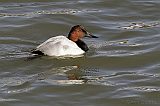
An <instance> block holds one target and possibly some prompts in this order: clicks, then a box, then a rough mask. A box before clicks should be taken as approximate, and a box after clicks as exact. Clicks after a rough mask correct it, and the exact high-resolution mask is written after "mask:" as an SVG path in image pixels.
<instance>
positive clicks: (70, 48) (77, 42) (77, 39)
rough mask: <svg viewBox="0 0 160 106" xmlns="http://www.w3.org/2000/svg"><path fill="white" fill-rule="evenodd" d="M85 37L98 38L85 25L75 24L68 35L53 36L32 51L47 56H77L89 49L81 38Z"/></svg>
mask: <svg viewBox="0 0 160 106" xmlns="http://www.w3.org/2000/svg"><path fill="white" fill-rule="evenodd" d="M83 37H90V38H97V37H96V36H94V35H92V34H91V33H89V32H88V31H87V30H86V29H85V28H84V27H83V26H81V25H76V26H73V27H72V28H71V30H70V32H69V34H68V37H66V36H62V35H60V36H56V37H51V38H49V39H48V40H46V41H45V42H43V43H42V44H40V45H39V46H37V47H36V49H34V50H33V51H32V53H33V54H37V55H47V56H76V55H82V54H84V53H85V52H86V51H88V50H89V48H88V46H87V45H86V44H85V43H84V42H83V41H82V40H81V38H83Z"/></svg>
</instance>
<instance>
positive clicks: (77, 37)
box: [68, 25, 98, 52]
mask: <svg viewBox="0 0 160 106" xmlns="http://www.w3.org/2000/svg"><path fill="white" fill-rule="evenodd" d="M83 37H89V38H98V37H96V36H94V35H92V34H91V33H89V32H88V31H87V30H86V29H85V28H84V27H83V26H81V25H75V26H73V27H72V28H71V30H70V32H69V34H68V39H70V40H71V41H73V42H75V43H76V44H77V45H78V46H79V47H80V48H81V49H82V50H84V51H85V52H86V51H88V50H89V48H88V46H87V45H86V44H85V43H84V42H83V41H82V40H81V38H83Z"/></svg>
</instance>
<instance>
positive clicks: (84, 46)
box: [75, 39, 89, 52]
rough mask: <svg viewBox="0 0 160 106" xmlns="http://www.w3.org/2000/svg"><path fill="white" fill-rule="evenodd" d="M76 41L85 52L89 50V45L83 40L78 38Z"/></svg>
mask: <svg viewBox="0 0 160 106" xmlns="http://www.w3.org/2000/svg"><path fill="white" fill-rule="evenodd" d="M75 43H76V44H77V45H78V47H80V48H81V49H82V50H84V51H85V52H86V51H88V50H89V48H88V46H87V45H86V44H85V43H84V42H83V41H82V40H80V39H78V41H76V42H75Z"/></svg>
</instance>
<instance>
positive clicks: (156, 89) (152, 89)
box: [120, 86, 160, 92]
mask: <svg viewBox="0 0 160 106" xmlns="http://www.w3.org/2000/svg"><path fill="white" fill-rule="evenodd" d="M120 90H135V91H140V92H159V91H160V87H156V86H155V87H154V86H140V87H125V88H121V89H120Z"/></svg>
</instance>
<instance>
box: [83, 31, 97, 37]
mask: <svg viewBox="0 0 160 106" xmlns="http://www.w3.org/2000/svg"><path fill="white" fill-rule="evenodd" d="M85 37H89V38H98V37H97V36H94V35H92V34H91V33H89V32H87V34H86V35H85Z"/></svg>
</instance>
